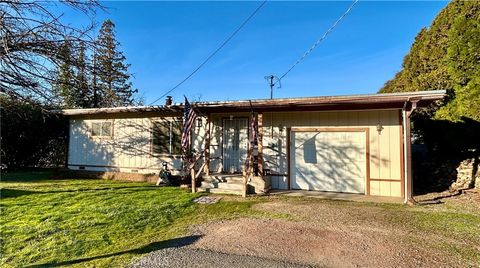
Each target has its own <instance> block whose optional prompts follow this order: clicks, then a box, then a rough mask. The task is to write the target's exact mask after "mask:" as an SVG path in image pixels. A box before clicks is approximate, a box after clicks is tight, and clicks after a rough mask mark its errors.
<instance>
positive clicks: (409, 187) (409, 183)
mask: <svg viewBox="0 0 480 268" xmlns="http://www.w3.org/2000/svg"><path fill="white" fill-rule="evenodd" d="M416 108H417V102H416V101H413V102H412V106H411V107H410V109H408V110H406V112H405V120H404V122H405V126H404V127H405V134H404V135H405V158H406V159H405V169H406V173H407V174H406V176H407V177H406V185H405V187H406V196H405V201H406V203H408V204H415V203H416V202H415V199H413V176H412V175H413V174H412V138H411V121H410V117H411V115H412V113H413V111H415V109H416Z"/></svg>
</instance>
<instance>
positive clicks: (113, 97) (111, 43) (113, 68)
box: [94, 20, 137, 107]
mask: <svg viewBox="0 0 480 268" xmlns="http://www.w3.org/2000/svg"><path fill="white" fill-rule="evenodd" d="M97 45H98V49H97V51H96V53H95V55H94V61H95V66H96V67H95V68H94V69H95V70H96V74H95V76H96V79H94V80H95V81H94V86H95V89H96V90H94V95H95V99H97V101H94V103H97V104H98V106H101V107H115V106H127V105H132V104H133V103H134V94H135V93H136V92H137V90H135V89H133V88H132V83H131V82H130V81H129V80H130V76H131V75H130V73H129V72H128V68H129V66H130V65H129V64H126V63H125V61H126V58H125V56H124V55H123V53H122V52H121V51H120V50H119V47H120V43H119V42H118V41H117V40H116V38H115V24H114V23H113V22H112V21H111V20H106V21H105V22H104V23H103V24H102V27H101V29H100V33H99V37H98V41H97ZM95 83H96V85H95Z"/></svg>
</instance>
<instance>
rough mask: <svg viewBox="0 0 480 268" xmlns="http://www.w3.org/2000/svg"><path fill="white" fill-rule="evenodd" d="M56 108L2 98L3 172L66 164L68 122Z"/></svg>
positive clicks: (0, 101)
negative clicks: (54, 111) (55, 112)
mask: <svg viewBox="0 0 480 268" xmlns="http://www.w3.org/2000/svg"><path fill="white" fill-rule="evenodd" d="M53 108H54V107H45V106H42V105H40V104H32V103H26V102H23V101H19V100H14V99H12V98H9V97H5V96H1V97H0V110H1V120H0V121H1V169H18V168H24V167H58V166H62V165H64V164H65V160H66V148H67V137H68V120H67V119H66V118H64V117H63V116H61V115H58V114H54V113H51V112H50V110H52V109H53Z"/></svg>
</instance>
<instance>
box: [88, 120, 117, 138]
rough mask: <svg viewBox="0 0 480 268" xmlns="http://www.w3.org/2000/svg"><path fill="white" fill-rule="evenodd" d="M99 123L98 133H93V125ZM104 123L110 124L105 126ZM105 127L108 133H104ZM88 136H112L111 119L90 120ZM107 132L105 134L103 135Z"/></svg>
mask: <svg viewBox="0 0 480 268" xmlns="http://www.w3.org/2000/svg"><path fill="white" fill-rule="evenodd" d="M98 124H99V126H98V127H99V133H98V134H97V133H95V130H94V129H95V128H96V127H94V125H98ZM105 124H110V126H109V127H108V128H105ZM105 129H109V130H110V131H109V132H110V133H104V131H105ZM89 132H90V137H92V138H96V139H112V138H113V121H112V120H102V121H92V122H91V123H90V131H89ZM105 134H107V135H105Z"/></svg>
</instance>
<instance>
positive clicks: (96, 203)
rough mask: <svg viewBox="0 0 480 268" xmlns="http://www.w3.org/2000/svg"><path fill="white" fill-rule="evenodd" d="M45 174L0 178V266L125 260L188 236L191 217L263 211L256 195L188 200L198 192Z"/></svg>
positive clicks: (86, 264) (96, 263)
mask: <svg viewBox="0 0 480 268" xmlns="http://www.w3.org/2000/svg"><path fill="white" fill-rule="evenodd" d="M51 175H52V174H51V173H49V172H34V173H32V172H28V173H15V174H9V175H5V176H2V182H1V184H0V185H1V196H2V199H1V211H2V217H1V219H0V225H1V230H0V234H1V241H0V242H1V244H2V254H1V263H0V266H2V267H10V266H11V267H20V266H21V267H24V266H56V265H72V266H81V267H107V266H126V265H128V264H130V263H131V262H132V259H135V258H136V257H139V256H141V255H142V254H145V253H148V252H150V251H153V250H155V249H160V248H163V247H167V246H169V245H170V244H172V243H184V242H186V241H187V242H188V241H189V239H194V238H192V237H190V238H188V237H187V238H185V239H183V240H182V239H178V237H181V236H183V235H185V234H186V233H187V232H188V227H189V226H190V225H191V224H193V223H202V222H205V221H208V220H214V219H220V218H222V219H230V218H235V217H243V216H258V217H262V216H265V215H266V213H265V212H260V211H256V210H253V209H251V207H252V205H253V204H255V203H257V202H259V201H256V200H248V201H245V200H244V201H233V200H232V201H225V202H220V203H217V204H214V205H208V206H205V205H198V204H195V203H193V202H192V200H193V199H194V198H195V197H198V196H199V194H192V193H189V192H187V191H186V190H182V189H179V188H174V187H156V186H154V185H151V184H148V183H134V182H119V181H106V180H80V179H78V180H74V179H71V180H63V179H51V177H52V176H51ZM273 216H275V215H273Z"/></svg>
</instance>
